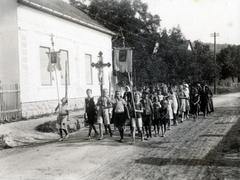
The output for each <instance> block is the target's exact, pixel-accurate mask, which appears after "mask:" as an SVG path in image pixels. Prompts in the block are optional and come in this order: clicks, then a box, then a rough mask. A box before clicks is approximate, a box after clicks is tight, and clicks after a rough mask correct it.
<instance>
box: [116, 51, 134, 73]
mask: <svg viewBox="0 0 240 180" xmlns="http://www.w3.org/2000/svg"><path fill="white" fill-rule="evenodd" d="M113 65H114V70H115V71H120V72H128V73H131V72H132V49H130V48H115V49H114V52H113Z"/></svg>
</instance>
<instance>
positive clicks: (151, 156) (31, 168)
mask: <svg viewBox="0 0 240 180" xmlns="http://www.w3.org/2000/svg"><path fill="white" fill-rule="evenodd" d="M214 102H215V106H216V111H215V113H214V114H212V115H211V116H210V117H208V118H206V119H203V118H202V117H200V118H199V119H198V120H195V121H194V120H192V119H190V120H187V121H185V122H184V123H182V124H179V125H178V126H176V127H172V129H171V131H168V132H167V136H166V137H164V138H162V137H154V138H153V139H152V140H150V141H148V142H140V141H137V142H136V144H135V145H132V144H131V143H130V137H127V139H126V142H125V143H123V144H121V143H119V142H117V139H118V137H117V136H116V137H113V138H108V137H107V138H105V139H104V140H102V141H96V140H93V141H90V142H89V141H88V140H86V139H85V137H86V134H85V135H84V133H86V132H82V131H81V132H80V133H76V134H74V135H73V136H72V137H70V139H69V140H68V141H64V142H50V143H46V144H41V145H34V146H28V147H21V148H14V149H7V150H2V151H0V179H1V180H11V179H14V180H15V179H24V180H55V179H56V180H61V179H62V180H79V179H86V180H94V179H104V180H107V179H138V180H141V179H163V180H167V179H192V180H197V179H204V180H205V179H239V178H240V160H239V159H234V160H233V159H228V160H226V161H225V160H224V159H217V158H216V157H215V153H214V149H215V148H216V146H217V145H218V144H219V142H220V141H221V140H222V139H223V137H224V136H225V135H226V134H227V132H228V131H229V130H230V129H231V128H232V126H234V125H235V124H236V123H237V122H238V119H239V117H240V108H239V107H240V93H234V94H228V95H222V96H217V97H216V98H215V99H214Z"/></svg>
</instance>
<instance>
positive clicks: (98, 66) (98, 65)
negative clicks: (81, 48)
mask: <svg viewBox="0 0 240 180" xmlns="http://www.w3.org/2000/svg"><path fill="white" fill-rule="evenodd" d="M102 55H103V53H102V52H101V51H100V52H99V53H98V59H99V60H98V62H97V63H92V64H91V66H92V67H95V68H96V69H97V70H98V81H99V84H100V93H101V98H102V96H103V68H104V67H110V66H111V64H110V63H103V57H102Z"/></svg>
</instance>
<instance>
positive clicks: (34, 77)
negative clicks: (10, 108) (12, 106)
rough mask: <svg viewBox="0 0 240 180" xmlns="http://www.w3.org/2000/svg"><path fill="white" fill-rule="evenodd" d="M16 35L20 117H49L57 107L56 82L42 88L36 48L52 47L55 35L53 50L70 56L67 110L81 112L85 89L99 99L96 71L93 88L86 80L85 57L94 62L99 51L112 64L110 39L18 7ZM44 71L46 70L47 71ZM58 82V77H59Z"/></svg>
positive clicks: (61, 86) (106, 80)
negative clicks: (43, 115)
mask: <svg viewBox="0 0 240 180" xmlns="http://www.w3.org/2000/svg"><path fill="white" fill-rule="evenodd" d="M18 26H19V27H18V28H19V31H18V34H19V55H20V87H21V101H22V109H23V116H25V117H31V116H35V115H40V114H48V113H52V112H53V110H54V108H55V106H56V105H57V90H56V78H54V80H53V84H52V86H43V85H41V78H40V56H39V47H40V46H45V47H51V37H50V36H51V34H53V35H54V42H55V50H59V49H64V50H68V52H69V69H70V74H69V75H70V85H69V88H68V95H69V99H70V100H69V106H70V109H79V108H83V103H84V101H83V100H84V97H85V96H86V93H85V91H86V89H87V88H90V89H92V90H93V95H94V96H98V95H99V94H100V91H99V83H98V77H97V70H96V69H94V68H93V69H92V71H93V84H92V85H87V83H86V81H85V79H86V77H85V61H84V60H85V59H84V56H85V54H91V55H92V61H93V62H97V61H98V59H97V56H98V53H99V51H102V52H103V56H104V62H110V63H111V62H112V44H111V36H110V35H107V34H104V33H101V32H98V31H96V30H92V29H89V28H87V27H84V26H80V25H78V24H75V23H72V22H69V21H66V20H63V19H61V18H58V17H55V16H52V15H49V14H46V13H44V12H41V11H38V10H35V9H32V8H29V7H26V6H23V5H20V6H19V7H18ZM111 69H112V68H105V76H104V77H105V78H104V80H105V85H104V86H105V87H107V88H108V84H109V83H108V74H109V73H110V72H111ZM46 71H47V70H46ZM58 79H60V75H59V73H58ZM59 91H60V97H63V96H64V95H65V86H64V85H59Z"/></svg>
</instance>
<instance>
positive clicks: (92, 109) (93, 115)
mask: <svg viewBox="0 0 240 180" xmlns="http://www.w3.org/2000/svg"><path fill="white" fill-rule="evenodd" d="M86 93H87V98H86V99H85V114H84V118H85V119H86V121H87V123H88V124H89V133H88V138H89V139H91V131H92V129H93V130H94V132H95V135H98V132H97V130H96V128H95V126H94V124H95V123H96V120H97V109H96V105H95V102H94V98H93V97H92V90H91V89H87V91H86Z"/></svg>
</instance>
